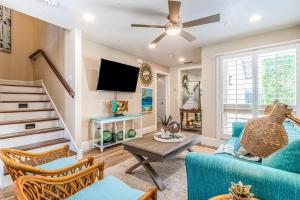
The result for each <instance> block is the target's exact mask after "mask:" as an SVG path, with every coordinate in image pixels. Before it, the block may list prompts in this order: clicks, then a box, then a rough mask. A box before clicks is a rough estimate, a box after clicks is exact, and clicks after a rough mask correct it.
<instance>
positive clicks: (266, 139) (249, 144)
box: [241, 103, 293, 158]
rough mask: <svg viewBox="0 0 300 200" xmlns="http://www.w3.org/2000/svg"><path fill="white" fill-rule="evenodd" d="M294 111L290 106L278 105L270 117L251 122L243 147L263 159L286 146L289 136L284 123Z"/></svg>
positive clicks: (247, 127) (245, 131)
mask: <svg viewBox="0 0 300 200" xmlns="http://www.w3.org/2000/svg"><path fill="white" fill-rule="evenodd" d="M292 111H293V109H292V108H291V107H289V106H288V105H285V104H281V103H277V104H276V106H275V108H274V109H273V111H272V113H271V115H270V116H267V117H262V118H256V119H252V120H249V121H248V123H247V124H246V127H245V129H244V134H243V137H242V140H241V145H242V146H243V147H244V148H245V149H246V150H247V151H248V152H249V153H250V154H252V155H255V156H258V157H262V158H265V157H268V156H269V155H271V154H272V153H274V152H275V151H277V150H279V149H281V148H282V147H284V146H286V145H287V144H288V136H287V133H286V130H285V128H284V126H283V122H284V120H285V119H286V115H288V114H291V113H292Z"/></svg>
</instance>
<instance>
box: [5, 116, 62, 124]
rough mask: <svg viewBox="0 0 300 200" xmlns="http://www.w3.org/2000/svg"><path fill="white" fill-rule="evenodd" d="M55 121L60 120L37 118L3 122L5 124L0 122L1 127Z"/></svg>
mask: <svg viewBox="0 0 300 200" xmlns="http://www.w3.org/2000/svg"><path fill="white" fill-rule="evenodd" d="M55 120H59V118H58V117H48V118H37V119H25V120H13V121H3V122H0V125H9V124H25V123H34V122H45V121H55Z"/></svg>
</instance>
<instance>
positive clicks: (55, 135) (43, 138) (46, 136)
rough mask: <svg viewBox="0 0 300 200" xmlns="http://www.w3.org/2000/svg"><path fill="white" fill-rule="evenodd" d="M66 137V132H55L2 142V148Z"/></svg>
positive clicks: (0, 146)
mask: <svg viewBox="0 0 300 200" xmlns="http://www.w3.org/2000/svg"><path fill="white" fill-rule="evenodd" d="M62 137H64V131H54V132H49V133H41V134H35V135H27V136H22V137H14V138H8V139H2V140H0V148H9V147H17V146H23V145H28V144H33V143H38V142H44V141H47V140H54V139H57V138H62Z"/></svg>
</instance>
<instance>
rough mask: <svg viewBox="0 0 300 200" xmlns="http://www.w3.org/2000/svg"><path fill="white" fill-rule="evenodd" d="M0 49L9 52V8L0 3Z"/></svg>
mask: <svg viewBox="0 0 300 200" xmlns="http://www.w3.org/2000/svg"><path fill="white" fill-rule="evenodd" d="M0 51H5V52H11V9H9V8H6V7H4V6H2V5H0Z"/></svg>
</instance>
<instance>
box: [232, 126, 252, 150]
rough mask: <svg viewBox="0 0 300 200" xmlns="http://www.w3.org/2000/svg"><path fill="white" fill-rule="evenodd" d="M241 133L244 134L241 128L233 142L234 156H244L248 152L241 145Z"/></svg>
mask: <svg viewBox="0 0 300 200" xmlns="http://www.w3.org/2000/svg"><path fill="white" fill-rule="evenodd" d="M243 135H244V129H243V130H242V132H241V134H240V136H239V137H238V139H236V140H235V143H234V153H235V155H236V156H244V155H247V154H248V153H249V152H248V151H247V150H246V149H245V148H244V147H242V145H241V140H242V137H243Z"/></svg>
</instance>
